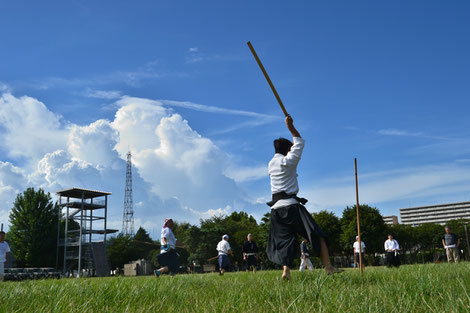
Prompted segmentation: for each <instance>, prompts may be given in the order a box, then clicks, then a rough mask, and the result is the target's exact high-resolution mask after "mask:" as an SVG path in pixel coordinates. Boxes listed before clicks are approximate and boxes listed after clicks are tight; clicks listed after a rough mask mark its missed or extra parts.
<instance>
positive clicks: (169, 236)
mask: <svg viewBox="0 0 470 313" xmlns="http://www.w3.org/2000/svg"><path fill="white" fill-rule="evenodd" d="M163 238H165V239H166V244H167V245H168V248H169V249H174V248H175V247H176V238H175V235H174V234H173V232H172V231H171V229H170V227H163V228H162V234H161V240H162V241H161V242H163ZM165 252H167V251H166V250H162V251H161V253H165Z"/></svg>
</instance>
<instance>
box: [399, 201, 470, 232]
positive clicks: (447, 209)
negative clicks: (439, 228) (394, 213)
mask: <svg viewBox="0 0 470 313" xmlns="http://www.w3.org/2000/svg"><path fill="white" fill-rule="evenodd" d="M455 219H468V220H470V202H458V203H448V204H439V205H429V206H421V207H414V208H405V209H400V220H401V223H402V224H404V225H412V226H419V225H421V224H424V223H437V224H441V225H444V224H445V223H446V222H448V221H450V220H455Z"/></svg>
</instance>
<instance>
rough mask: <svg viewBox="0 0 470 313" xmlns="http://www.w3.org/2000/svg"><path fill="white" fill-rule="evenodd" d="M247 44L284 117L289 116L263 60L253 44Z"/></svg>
mask: <svg viewBox="0 0 470 313" xmlns="http://www.w3.org/2000/svg"><path fill="white" fill-rule="evenodd" d="M246 44H247V45H248V48H250V50H251V53H253V56H254V57H255V60H256V62H258V65H259V68H260V69H261V72H263V74H264V77H265V78H266V80H267V81H268V84H269V86H270V87H271V90H272V91H273V93H274V96H275V97H276V99H277V102H278V103H279V105H280V106H281V110H282V112H284V115H285V116H287V115H288V114H287V111H286V108H285V107H284V104H283V103H282V100H281V97H279V94H278V93H277V91H276V88H274V85H273V82H272V81H271V79H270V78H269V76H268V73H267V72H266V70H265V69H264V66H263V63H261V60H260V59H259V57H258V54H256V51H255V48H253V46H252V45H251V42H249V41H248V42H247V43H246Z"/></svg>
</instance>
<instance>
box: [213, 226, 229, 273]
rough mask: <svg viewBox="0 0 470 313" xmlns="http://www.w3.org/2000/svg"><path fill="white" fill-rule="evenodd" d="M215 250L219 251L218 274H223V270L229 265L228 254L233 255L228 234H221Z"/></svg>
mask: <svg viewBox="0 0 470 313" xmlns="http://www.w3.org/2000/svg"><path fill="white" fill-rule="evenodd" d="M216 249H217V251H218V252H219V274H220V275H224V273H225V271H226V270H228V269H229V267H230V259H229V258H228V255H229V254H231V255H233V252H232V248H231V247H230V244H229V243H228V235H227V234H225V235H223V236H222V240H221V241H219V243H218V244H217V248H216Z"/></svg>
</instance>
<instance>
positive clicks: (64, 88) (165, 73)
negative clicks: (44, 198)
mask: <svg viewBox="0 0 470 313" xmlns="http://www.w3.org/2000/svg"><path fill="white" fill-rule="evenodd" d="M469 12H470V4H469V3H468V2H466V1H455V2H451V3H449V2H443V1H413V2H410V1H393V2H378V1H354V2H353V1H328V2H319V1H295V2H294V1H292V2H289V3H287V2H285V1H256V2H255V1H250V2H249V1H238V2H230V3H229V2H225V1H197V2H196V1H138V2H129V1H48V2H47V4H45V3H42V2H36V1H14V2H1V3H0V38H2V40H1V47H2V49H0V92H1V93H2V94H3V98H2V99H3V100H2V101H0V105H1V106H2V107H0V123H1V124H0V138H2V137H3V140H2V141H3V142H4V144H2V145H1V147H0V152H1V154H0V155H1V157H0V161H1V162H2V163H1V166H2V167H1V171H0V203H1V207H0V212H1V214H0V218H1V219H2V220H6V219H7V216H8V211H9V208H10V207H11V202H12V201H13V199H14V196H15V194H16V192H20V191H22V190H23V188H25V187H26V186H30V185H32V186H36V187H39V186H41V187H43V188H46V190H49V191H51V192H54V191H55V190H56V189H54V188H62V187H64V188H67V187H70V186H71V185H73V184H84V185H80V186H81V187H88V188H96V189H105V190H106V189H112V190H109V191H112V192H113V196H112V197H113V203H112V205H113V208H112V210H113V212H114V213H112V219H114V221H115V224H116V225H117V226H119V225H120V217H121V216H122V202H123V197H124V195H123V191H124V174H125V162H124V160H125V150H127V148H128V147H131V150H133V153H135V155H136V169H135V171H134V172H135V176H136V177H135V179H134V181H135V186H134V190H135V194H134V201H135V203H139V205H138V206H137V205H136V207H135V211H136V213H135V214H136V219H137V221H136V224H138V223H140V224H141V225H144V226H146V227H147V228H150V229H153V228H155V227H157V226H159V225H160V223H161V219H162V218H163V217H165V216H167V215H168V210H170V211H171V212H173V213H174V215H175V216H176V217H177V219H180V220H189V221H190V222H197V221H198V219H199V218H201V217H202V218H204V217H208V216H210V214H216V213H221V212H222V213H229V212H230V211H232V210H241V209H243V210H246V211H248V212H250V213H252V214H253V215H254V216H256V217H258V218H259V217H260V216H261V215H262V214H263V213H264V212H266V211H267V209H268V207H267V206H266V205H264V204H262V202H263V201H264V200H266V199H268V198H269V196H270V192H269V178H268V177H267V175H266V171H265V167H266V164H267V162H268V161H269V160H270V158H271V157H272V154H273V151H272V150H273V149H272V139H273V138H276V137H279V136H289V133H288V132H287V131H286V129H285V126H284V124H283V118H282V112H281V110H280V108H279V106H278V105H277V103H276V101H275V98H274V96H273V95H272V93H271V91H270V89H269V86H268V85H267V83H266V81H265V80H264V77H263V76H262V74H261V72H260V70H259V68H258V66H257V65H256V63H255V61H254V59H253V57H252V56H251V54H250V51H249V50H248V48H247V46H246V42H247V41H248V40H250V41H251V42H252V43H253V45H254V47H255V49H256V50H257V52H258V54H259V56H260V57H261V59H262V61H263V63H264V65H265V67H266V68H267V70H268V73H269V74H270V76H271V79H272V80H273V82H274V84H275V86H276V87H277V89H278V92H279V94H280V96H281V98H282V99H283V101H284V103H285V105H286V108H287V110H288V112H289V113H290V114H291V115H292V116H293V118H294V120H295V124H296V126H297V128H298V129H299V131H300V133H301V134H302V136H303V137H304V138H306V140H307V145H306V148H305V151H304V156H303V159H302V161H301V165H300V167H299V174H300V175H299V182H300V185H301V195H303V196H306V197H307V198H309V199H310V202H309V205H308V209H309V210H310V211H318V210H320V209H328V210H332V211H334V212H335V213H337V214H338V215H339V216H340V215H341V212H342V210H343V209H344V207H345V206H346V205H351V204H353V203H354V202H355V198H354V157H357V158H358V164H359V174H360V176H359V183H360V198H361V202H364V203H368V204H370V205H373V206H376V207H378V208H379V209H380V210H381V212H382V213H383V214H385V215H389V214H396V215H398V209H399V208H401V207H408V206H419V205H427V204H436V203H445V202H458V201H469V200H470V193H469V188H470V140H469V139H468V138H469V133H470V131H469V126H470V122H469V119H468V116H469V110H470V109H469V106H468V102H469V99H470V89H469V88H468V86H469V83H470V76H469V74H468V73H470V60H469V58H468V55H470V42H469V41H468V40H467V39H466V37H467V36H468V33H469V31H470V21H469V20H468V13H469ZM15 108H16V109H15ZM20 109H21V110H29V112H30V113H31V112H32V113H31V114H29V117H28V118H26V117H24V116H21V113H19V112H21V110H20ZM36 109H37V110H38V111H37V112H36V111H35V110H36ZM18 110H19V112H18ZM23 112H24V111H23ZM119 112H120V113H119ZM118 113H119V114H118ZM26 115H28V114H26ZM149 116H150V117H151V118H148V117H149ZM129 121H133V122H134V124H132V123H131V124H132V125H137V126H138V127H137V126H136V127H129V125H128V124H126V123H127V122H129ZM142 121H145V122H142ZM152 123H154V124H152ZM25 124H27V125H29V126H28V127H23V126H24V125H25ZM126 125H127V126H126ZM139 127H140V128H139ZM158 127H159V128H158ZM157 128H158V130H157ZM31 134H33V135H34V136H32V135H31ZM51 137H53V138H58V139H54V140H51ZM33 139H34V140H33ZM43 140H44V141H45V142H46V143H43V142H42V141H43ZM74 140H75V141H74ZM87 140H88V141H87ZM139 140H140V141H142V142H140V141H139ZM165 140H168V142H166V141H165ZM77 142H78V144H77ZM137 142H139V143H138V144H137ZM165 142H166V144H168V145H169V146H168V147H167V148H168V149H167V150H165V149H163V146H162V144H163V143H165ZM94 144H96V145H99V146H100V147H102V145H104V147H105V148H99V151H100V153H98V152H96V151H97V150H96V149H95V148H93V149H91V148H90V147H95V146H93V145H94ZM87 149H91V150H90V151H89V152H87V151H88V150H87ZM100 149H101V150H100ZM60 151H62V152H60ZM168 151H170V152H171V153H170V152H168ZM95 152H96V153H95ZM54 153H55V154H54ZM152 153H153V154H152ZM58 159H60V160H61V161H60V162H59V163H57V162H58V161H57V160H58ZM52 160H55V161H54V162H53V161H52ZM194 160H196V161H194ZM71 169H73V171H72V170H71ZM64 171H65V172H64ZM72 172H73V173H74V175H76V176H73V175H72V174H71V173H72ZM58 173H67V175H68V177H72V178H70V179H69V180H67V179H55V178H54V177H55V176H54V175H58ZM84 173H90V175H92V177H94V180H93V181H92V182H90V181H83V180H80V179H78V178H79V177H83V174H84ZM93 175H94V176H93ZM206 175H207V177H205V176H206ZM170 178H171V179H170ZM88 185H90V186H88ZM202 186H204V188H203V187H202ZM176 189H180V190H176ZM162 190H163V191H162ZM172 210H173V211H172ZM4 222H6V221H4ZM136 226H138V225H136Z"/></svg>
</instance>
